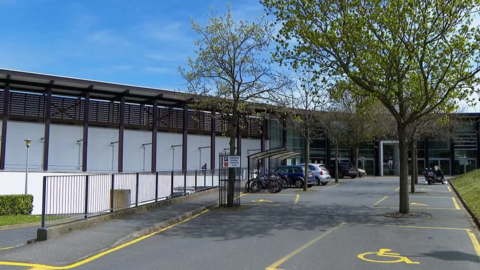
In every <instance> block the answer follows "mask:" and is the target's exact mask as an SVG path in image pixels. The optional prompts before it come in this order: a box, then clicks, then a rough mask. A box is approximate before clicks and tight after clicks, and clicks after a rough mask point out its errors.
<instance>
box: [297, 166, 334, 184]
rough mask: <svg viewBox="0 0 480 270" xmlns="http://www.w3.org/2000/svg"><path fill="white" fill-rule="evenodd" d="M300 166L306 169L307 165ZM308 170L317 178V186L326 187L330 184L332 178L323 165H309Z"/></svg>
mask: <svg viewBox="0 0 480 270" xmlns="http://www.w3.org/2000/svg"><path fill="white" fill-rule="evenodd" d="M298 165H299V166H302V167H305V164H298ZM308 170H309V171H310V172H312V173H313V176H314V177H315V185H317V186H320V185H322V186H324V185H326V184H328V182H330V179H331V176H330V173H329V172H328V170H327V168H326V167H325V166H323V164H315V163H310V164H308Z"/></svg>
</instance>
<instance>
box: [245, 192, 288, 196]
mask: <svg viewBox="0 0 480 270" xmlns="http://www.w3.org/2000/svg"><path fill="white" fill-rule="evenodd" d="M242 195H244V196H246V195H251V196H263V195H269V196H295V194H272V193H244V194H242Z"/></svg>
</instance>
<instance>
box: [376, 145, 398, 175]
mask: <svg viewBox="0 0 480 270" xmlns="http://www.w3.org/2000/svg"><path fill="white" fill-rule="evenodd" d="M380 158H381V160H382V167H381V169H382V175H400V156H399V148H398V143H396V142H395V143H393V142H382V149H381V157H380Z"/></svg>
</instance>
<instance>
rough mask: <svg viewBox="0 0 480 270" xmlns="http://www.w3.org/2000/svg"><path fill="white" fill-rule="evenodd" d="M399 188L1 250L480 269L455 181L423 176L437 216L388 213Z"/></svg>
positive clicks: (278, 197)
mask: <svg viewBox="0 0 480 270" xmlns="http://www.w3.org/2000/svg"><path fill="white" fill-rule="evenodd" d="M397 188H398V178H397V179H396V178H388V177H381V178H360V179H358V178H357V179H354V180H351V179H345V180H341V184H340V185H335V184H334V183H329V184H328V185H327V186H320V187H314V188H312V189H310V192H301V191H299V190H295V189H289V190H285V191H282V192H281V193H279V194H275V195H272V194H269V193H262V194H248V195H243V196H242V197H241V200H242V205H243V206H244V207H243V208H242V209H240V210H237V211H232V210H229V211H225V210H210V211H204V212H202V213H200V214H199V215H197V216H194V217H192V218H190V219H188V220H186V221H184V222H181V223H178V224H176V225H173V226H170V227H168V228H165V229H162V230H161V231H159V232H158V233H156V234H151V235H147V236H144V237H142V238H138V239H136V240H135V241H132V242H128V243H125V244H123V245H121V246H118V247H117V248H114V249H108V247H111V246H112V244H114V242H115V241H118V239H121V235H122V234H123V235H125V233H127V232H132V231H135V230H138V229H140V228H142V227H145V226H150V225H151V224H153V223H155V222H158V221H160V220H161V219H162V218H167V216H168V215H167V214H166V212H165V211H162V210H161V208H160V209H157V210H156V211H155V212H156V213H154V212H152V213H148V214H147V213H145V214H139V215H136V216H133V217H131V218H129V219H125V220H119V221H112V222H108V223H105V224H102V225H99V226H95V227H92V228H89V229H85V230H81V231H76V232H72V233H70V234H67V235H65V236H63V237H62V238H59V239H54V240H52V241H51V242H50V241H47V242H44V243H35V244H32V245H26V246H21V247H19V248H15V249H10V250H4V251H0V269H56V267H55V266H65V267H63V268H62V269H72V268H75V269H212V270H217V269H218V270H220V269H270V270H271V269H339V270H348V269H354V270H357V269H360V270H362V269H365V270H367V269H368V270H371V269H373V270H374V269H440V270H443V269H444V270H447V269H462V270H463V269H465V270H469V269H471V270H474V269H475V270H478V269H480V245H479V242H478V239H479V234H478V230H477V229H476V228H475V227H474V225H473V223H472V222H471V221H470V218H469V216H468V214H467V213H466V211H465V210H464V209H463V207H462V205H460V204H459V202H460V201H459V200H458V198H456V196H455V194H454V193H453V192H452V191H451V189H449V186H448V185H435V186H428V185H419V186H418V188H417V191H418V192H421V193H418V194H414V195H411V197H410V205H411V209H412V211H413V212H425V213H428V214H431V215H432V217H431V218H429V219H394V218H387V217H385V216H384V214H385V213H387V212H396V211H398V190H397ZM208 197H209V198H207V197H204V198H201V199H198V200H196V201H195V202H193V201H191V202H187V203H188V204H189V205H186V204H185V205H184V206H182V207H183V208H180V206H179V205H178V206H177V205H172V206H170V207H172V209H173V207H178V208H177V209H176V210H172V212H171V215H172V216H173V215H175V213H176V214H179V213H180V212H181V211H187V210H189V209H194V208H198V207H199V206H200V205H207V204H209V203H211V202H212V201H214V200H216V196H214V195H209V196H208ZM209 199H210V200H209ZM175 211H177V212H175ZM129 230H130V231H129ZM114 235H115V236H114ZM105 248H107V249H105ZM101 250H103V252H100V251H101ZM92 255H93V256H92Z"/></svg>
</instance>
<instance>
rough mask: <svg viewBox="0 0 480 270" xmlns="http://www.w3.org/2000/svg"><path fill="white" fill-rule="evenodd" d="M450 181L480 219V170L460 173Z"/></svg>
mask: <svg viewBox="0 0 480 270" xmlns="http://www.w3.org/2000/svg"><path fill="white" fill-rule="evenodd" d="M450 182H451V183H452V185H453V186H454V187H455V189H457V191H458V193H459V194H460V196H461V197H462V198H463V200H464V201H465V202H466V203H467V205H468V207H469V208H470V210H472V212H473V214H474V215H475V216H476V217H477V219H480V170H476V171H472V172H469V173H466V174H462V175H459V176H457V177H455V178H452V179H451V180H450Z"/></svg>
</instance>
